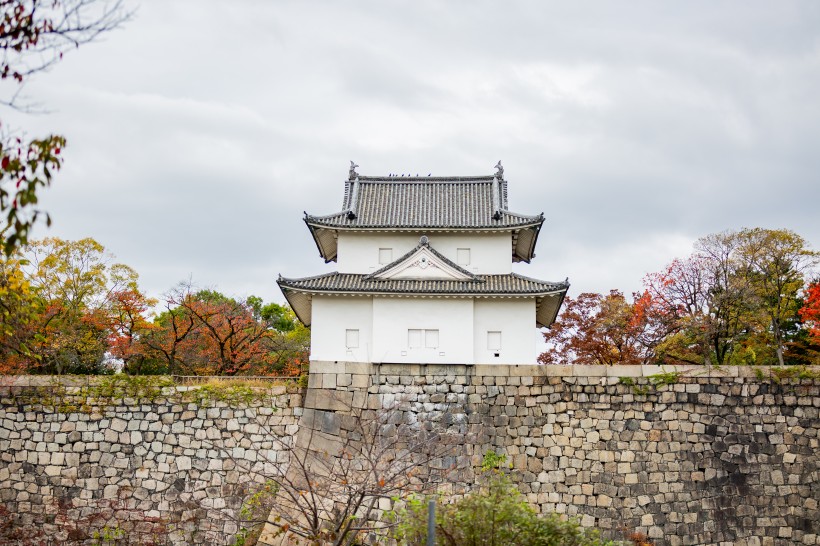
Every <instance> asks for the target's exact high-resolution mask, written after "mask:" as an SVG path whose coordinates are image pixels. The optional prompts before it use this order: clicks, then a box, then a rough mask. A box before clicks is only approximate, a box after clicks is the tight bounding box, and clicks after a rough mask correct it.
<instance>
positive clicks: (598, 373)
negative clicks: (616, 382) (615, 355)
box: [572, 365, 609, 377]
mask: <svg viewBox="0 0 820 546" xmlns="http://www.w3.org/2000/svg"><path fill="white" fill-rule="evenodd" d="M608 367H609V366H581V365H576V366H572V375H573V376H575V377H606V375H607V368H608Z"/></svg>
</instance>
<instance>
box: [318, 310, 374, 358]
mask: <svg viewBox="0 0 820 546" xmlns="http://www.w3.org/2000/svg"><path fill="white" fill-rule="evenodd" d="M348 329H352V330H358V331H359V333H358V337H359V346H358V347H357V348H351V349H348V348H347V347H346V333H347V332H346V330H348ZM372 349H373V298H372V297H369V296H360V297H337V296H314V297H313V310H312V324H311V326H310V358H311V360H331V361H335V360H339V361H346V362H370V361H371V360H372V356H373V354H372Z"/></svg>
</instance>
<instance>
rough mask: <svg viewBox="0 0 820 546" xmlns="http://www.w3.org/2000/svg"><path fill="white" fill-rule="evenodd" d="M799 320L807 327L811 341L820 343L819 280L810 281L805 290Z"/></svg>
mask: <svg viewBox="0 0 820 546" xmlns="http://www.w3.org/2000/svg"><path fill="white" fill-rule="evenodd" d="M800 318H802V319H803V322H804V323H805V324H806V325H807V326H808V331H809V335H810V336H811V337H812V340H813V341H814V342H815V343H820V280H814V281H812V282H811V283H810V284H809V286H808V287H807V288H806V297H805V299H804V301H803V306H802V307H801V308H800Z"/></svg>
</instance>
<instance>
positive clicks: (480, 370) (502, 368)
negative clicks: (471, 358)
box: [473, 364, 510, 384]
mask: <svg viewBox="0 0 820 546" xmlns="http://www.w3.org/2000/svg"><path fill="white" fill-rule="evenodd" d="M473 373H474V374H475V376H476V377H481V378H484V377H492V378H495V377H498V376H508V375H510V366H507V365H503V364H476V365H475V366H473ZM485 384H486V383H485Z"/></svg>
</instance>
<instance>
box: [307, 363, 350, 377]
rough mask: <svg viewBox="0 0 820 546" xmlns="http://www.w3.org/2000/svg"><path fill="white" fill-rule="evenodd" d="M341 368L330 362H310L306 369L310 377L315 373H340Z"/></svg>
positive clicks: (337, 364)
mask: <svg viewBox="0 0 820 546" xmlns="http://www.w3.org/2000/svg"><path fill="white" fill-rule="evenodd" d="M341 368H342V366H340V365H339V363H338V362H333V361H331V360H311V361H310V367H309V368H308V370H309V373H310V375H313V374H315V373H336V372H338V371H340V370H341Z"/></svg>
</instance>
